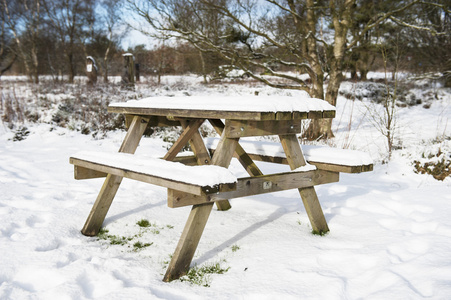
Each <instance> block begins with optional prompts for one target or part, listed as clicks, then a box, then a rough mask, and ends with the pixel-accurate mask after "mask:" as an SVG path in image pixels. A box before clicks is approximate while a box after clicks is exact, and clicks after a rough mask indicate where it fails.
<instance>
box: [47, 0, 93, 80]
mask: <svg viewBox="0 0 451 300" xmlns="http://www.w3.org/2000/svg"><path fill="white" fill-rule="evenodd" d="M41 1H42V3H43V7H44V9H45V11H46V13H47V20H48V23H49V26H51V27H52V28H53V30H55V32H56V34H57V36H58V40H59V43H60V44H61V47H62V49H63V52H64V56H65V58H66V64H67V69H68V72H69V82H71V83H72V82H74V77H75V73H76V63H77V61H76V55H77V54H79V51H78V50H77V48H78V47H80V42H82V44H83V40H84V38H85V36H86V35H87V33H89V31H90V30H92V23H93V20H92V18H93V10H94V6H95V0H41ZM84 54H86V53H83V55H81V56H80V57H79V60H80V61H84V58H85V57H86V55H84Z"/></svg>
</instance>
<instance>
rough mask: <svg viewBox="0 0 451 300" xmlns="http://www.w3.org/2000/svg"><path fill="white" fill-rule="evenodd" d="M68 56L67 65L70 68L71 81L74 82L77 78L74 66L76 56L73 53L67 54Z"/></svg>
mask: <svg viewBox="0 0 451 300" xmlns="http://www.w3.org/2000/svg"><path fill="white" fill-rule="evenodd" d="M66 57H67V67H68V69H69V83H74V78H75V67H74V56H73V54H72V53H69V54H67V55H66Z"/></svg>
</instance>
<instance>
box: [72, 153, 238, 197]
mask: <svg viewBox="0 0 451 300" xmlns="http://www.w3.org/2000/svg"><path fill="white" fill-rule="evenodd" d="M120 155H121V154H120V153H117V154H116V156H117V160H118V161H121V164H118V163H116V164H113V165H111V164H103V163H101V162H96V161H88V160H83V159H82V158H76V157H75V158H74V157H71V158H70V163H71V164H74V165H77V166H81V167H84V168H88V169H92V170H95V171H98V172H103V173H107V174H112V175H116V176H120V177H126V178H130V179H134V180H137V181H142V182H146V183H150V184H155V185H158V186H163V187H167V188H170V189H175V190H179V191H182V192H185V193H191V194H194V195H203V194H210V193H217V192H220V191H222V190H223V189H224V190H227V191H228V190H230V189H234V188H235V187H234V184H220V183H218V184H217V185H215V186H202V185H197V184H193V183H190V182H189V181H182V180H176V179H173V178H172V177H170V176H167V177H163V176H158V175H155V174H152V173H145V172H142V171H137V170H133V168H132V167H130V166H132V165H133V161H134V157H133V156H125V157H120ZM150 159H151V158H149V160H150ZM154 159H155V158H154ZM163 162H164V163H165V164H166V165H167V166H166V167H167V168H168V169H172V168H173V166H172V165H173V164H174V163H173V162H171V161H160V162H159V165H160V167H161V163H163ZM118 165H119V166H118ZM187 177H189V174H187Z"/></svg>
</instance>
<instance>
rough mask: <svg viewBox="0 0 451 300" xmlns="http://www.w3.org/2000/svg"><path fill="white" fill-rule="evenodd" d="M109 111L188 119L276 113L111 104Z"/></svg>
mask: <svg viewBox="0 0 451 300" xmlns="http://www.w3.org/2000/svg"><path fill="white" fill-rule="evenodd" d="M108 112H111V113H122V114H132V115H142V116H163V117H169V118H174V119H175V118H186V119H216V118H218V117H220V118H224V119H240V120H265V119H270V120H275V118H276V114H275V113H269V114H268V113H262V112H253V111H251V112H246V111H238V112H237V111H221V112H218V111H216V110H200V109H199V110H190V109H174V108H143V107H123V106H115V105H114V104H110V105H109V106H108Z"/></svg>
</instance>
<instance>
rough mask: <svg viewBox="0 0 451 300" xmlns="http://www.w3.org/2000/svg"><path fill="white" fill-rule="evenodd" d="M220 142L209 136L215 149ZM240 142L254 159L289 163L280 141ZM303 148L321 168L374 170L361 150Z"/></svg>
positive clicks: (209, 145)
mask: <svg viewBox="0 0 451 300" xmlns="http://www.w3.org/2000/svg"><path fill="white" fill-rule="evenodd" d="M218 142H219V139H218V138H208V139H206V146H207V148H208V149H210V150H213V151H214V149H216V147H217V144H218ZM239 143H240V145H241V146H242V147H243V149H244V151H246V153H247V154H248V155H249V156H250V157H251V158H252V159H253V160H257V161H266V162H274V163H281V164H288V162H287V160H286V156H285V152H284V151H283V148H282V145H281V144H280V143H275V142H269V141H251V140H245V139H240V141H239ZM301 148H302V152H303V153H304V156H305V159H306V161H307V162H308V163H309V164H312V165H315V166H316V167H317V168H318V169H321V170H326V171H334V172H344V173H360V172H368V171H372V170H373V160H372V159H371V157H370V156H369V155H368V154H366V153H364V152H361V151H356V150H348V149H338V148H331V147H327V146H312V145H302V146H301Z"/></svg>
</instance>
